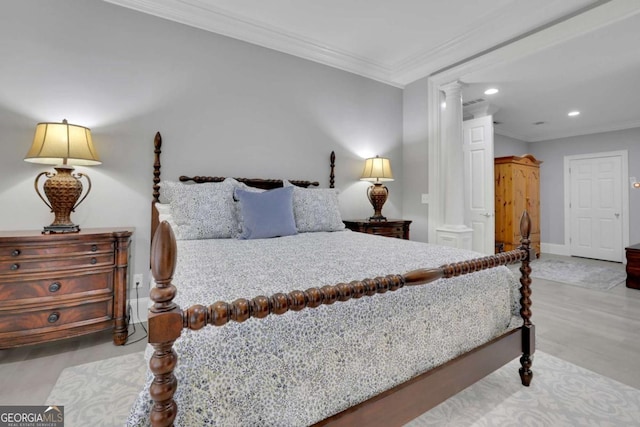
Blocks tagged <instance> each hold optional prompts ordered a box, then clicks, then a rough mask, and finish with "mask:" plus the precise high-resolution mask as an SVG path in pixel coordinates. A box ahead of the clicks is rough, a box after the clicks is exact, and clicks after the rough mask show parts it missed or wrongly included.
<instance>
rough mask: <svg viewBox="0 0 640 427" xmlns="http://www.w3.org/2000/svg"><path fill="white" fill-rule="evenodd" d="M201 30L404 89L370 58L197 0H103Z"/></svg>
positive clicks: (386, 68) (382, 66)
mask: <svg viewBox="0 0 640 427" xmlns="http://www.w3.org/2000/svg"><path fill="white" fill-rule="evenodd" d="M104 1H106V2H108V3H112V4H115V5H118V6H122V7H126V8H128V9H133V10H137V11H138V12H143V13H146V14H149V15H153V16H157V17H159V18H163V19H167V20H170V21H175V22H179V23H181V24H185V25H188V26H191V27H195V28H199V29H201V30H205V31H209V32H213V33H216V34H220V35H223V36H227V37H230V38H233V39H238V40H241V41H244V42H248V43H251V44H255V45H258V46H262V47H266V48H269V49H273V50H276V51H279V52H283V53H287V54H290V55H293V56H297V57H300V58H304V59H308V60H310V61H314V62H318V63H321V64H324V65H328V66H330V67H334V68H338V69H341V70H344V71H348V72H351V73H354V74H358V75H361V76H364V77H368V78H370V79H373V80H376V81H379V82H382V83H386V84H388V85H392V86H395V87H399V88H402V87H404V85H402V84H399V83H397V82H394V81H392V80H391V78H390V76H391V70H390V69H389V68H388V67H387V66H385V64H381V63H379V62H376V61H374V60H372V59H370V58H364V57H361V56H357V55H354V54H352V53H349V52H346V51H343V50H340V49H336V48H334V47H331V46H327V45H324V44H322V43H320V42H318V41H316V40H312V39H309V38H305V37H302V36H300V35H298V34H294V33H291V32H287V31H284V30H282V29H280V28H276V27H273V26H270V25H268V24H265V23H264V22H258V21H255V20H250V19H247V18H245V17H241V16H239V15H235V14H232V13H230V12H228V11H225V10H222V9H219V8H216V7H214V6H211V5H209V4H205V3H203V2H201V1H198V0H104Z"/></svg>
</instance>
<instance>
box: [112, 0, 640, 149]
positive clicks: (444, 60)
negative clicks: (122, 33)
mask: <svg viewBox="0 0 640 427" xmlns="http://www.w3.org/2000/svg"><path fill="white" fill-rule="evenodd" d="M106 1H108V2H110V3H114V4H118V5H121V6H124V7H128V8H131V9H135V10H138V11H141V12H144V13H148V14H152V15H155V16H159V17H162V18H165V19H169V20H172V21H176V22H180V23H183V24H187V25H190V26H194V27H197V28H201V29H203V30H207V31H211V32H214V33H218V34H222V35H225V36H229V37H233V38H236V39H239V40H243V41H246V42H249V43H253V44H257V45H260V46H264V47H267V48H271V49H274V50H278V51H281V52H285V53H289V54H292V55H295V56H298V57H302V58H306V59H309V60H312V61H316V62H319V63H322V64H326V65H329V66H332V67H335V68H339V69H342V70H346V71H349V72H352V73H356V74H359V75H362V76H365V77H368V78H371V79H374V80H378V81H381V82H384V83H387V84H390V85H394V86H397V87H404V86H405V85H406V84H409V83H411V82H413V81H415V80H417V79H420V78H422V77H425V76H429V75H432V74H434V73H437V72H438V71H440V70H443V69H446V68H449V67H451V66H452V65H454V64H459V63H463V62H465V61H467V60H468V59H470V58H474V57H478V56H480V55H482V54H485V53H487V52H491V51H493V50H495V49H496V48H498V47H501V46H505V45H509V44H510V43H512V42H514V41H516V42H517V41H519V40H520V41H521V40H524V39H525V37H526V36H528V35H531V34H534V33H536V32H538V31H540V30H545V29H548V28H552V27H553V26H554V25H556V24H559V23H563V22H567V21H568V20H570V19H571V18H572V17H575V16H579V15H581V14H583V13H585V12H586V13H588V12H590V11H592V10H595V9H598V8H600V7H602V6H606V7H609V8H612V7H618V6H620V7H622V8H626V9H625V10H628V9H634V8H635V9H638V10H639V11H640V1H638V0H563V1H557V0H536V1H535V2H533V1H525V0H473V1H470V0H446V1H443V0H428V1H425V0H394V1H393V2H391V1H389V0H322V1H318V0H269V1H265V0H153V1H152V0H106ZM634 5H635V7H634ZM629 15H630V17H629V18H627V19H622V20H619V22H617V23H615V24H612V25H608V26H605V27H603V28H599V29H598V30H594V31H589V32H588V33H587V34H586V35H584V36H581V37H574V38H572V39H570V40H568V41H563V42H562V43H559V44H556V45H555V46H552V47H550V48H548V49H544V50H542V51H538V52H536V53H534V54H531V55H528V56H526V57H524V58H521V59H519V60H518V61H510V62H504V61H503V63H501V64H499V65H498V66H495V67H492V68H491V69H484V70H476V71H473V72H471V73H469V74H467V75H463V76H460V79H461V81H463V82H464V83H466V84H467V86H466V87H465V89H464V92H463V97H464V100H465V101H468V100H476V99H479V98H485V99H487V101H488V102H489V103H490V104H491V108H492V110H493V111H496V112H495V114H494V119H495V121H497V122H498V123H497V124H496V131H497V132H498V133H502V134H504V135H507V136H512V137H515V138H518V139H521V140H524V141H539V140H545V139H552V138H557V137H562V136H570V135H575V134H580V133H591V132H594V131H596V132H597V131H601V130H602V129H604V130H613V129H620V128H624V127H635V126H640V109H638V108H635V107H636V104H637V103H636V102H635V100H636V99H638V95H640V84H639V83H640V82H639V81H638V80H640V77H638V76H640V16H639V15H640V14H636V15H633V14H631V13H630V14H629ZM592 24H593V23H592ZM593 26H594V25H592V27H593ZM595 27H598V26H597V25H595ZM489 85H490V86H495V87H498V88H499V89H500V92H499V93H498V94H497V95H493V97H491V98H489V97H487V96H486V95H484V94H483V93H482V92H483V91H484V89H485V88H486V87H487V86H489ZM634 108H635V110H636V111H637V113H636V114H632V112H633V109H634ZM568 109H579V110H580V111H581V112H582V114H581V115H580V116H578V117H576V118H574V119H573V120H572V121H568V120H566V119H567V115H566V113H567V112H568V111H567V110H568ZM541 121H542V122H544V124H539V125H533V123H535V122H541ZM585 123H588V124H586V125H585ZM620 126H623V127H620ZM605 128H606V129H605ZM587 130H588V131H587Z"/></svg>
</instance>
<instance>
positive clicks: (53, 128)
mask: <svg viewBox="0 0 640 427" xmlns="http://www.w3.org/2000/svg"><path fill="white" fill-rule="evenodd" d="M24 160H25V161H26V162H31V163H41V164H45V165H59V164H64V165H77V166H93V165H99V164H101V163H102V162H101V161H100V160H99V158H98V153H97V152H96V149H95V147H94V146H93V141H92V140H91V130H90V129H89V128H86V127H84V126H78V125H70V124H69V123H67V121H66V120H63V121H62V123H38V125H37V126H36V133H35V136H34V137H33V143H32V144H31V148H30V149H29V152H28V153H27V155H26V156H25V158H24Z"/></svg>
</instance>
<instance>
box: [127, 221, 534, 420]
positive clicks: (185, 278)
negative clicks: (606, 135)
mask: <svg viewBox="0 0 640 427" xmlns="http://www.w3.org/2000/svg"><path fill="white" fill-rule="evenodd" d="M479 256H481V255H480V254H478V253H475V252H470V251H465V250H460V249H456V248H449V247H443V246H437V245H431V244H426V243H419V242H413V241H406V240H399V239H392V238H387V237H380V236H373V235H369V234H364V233H355V232H351V231H348V230H345V231H340V232H316V233H300V234H297V235H294V236H287V237H279V238H273V239H261V240H238V239H208V240H184V241H178V262H177V268H176V272H175V275H174V280H173V284H174V285H175V286H176V287H177V289H178V294H177V296H176V298H175V302H177V303H178V304H179V305H180V306H181V307H182V308H183V309H186V307H188V306H190V305H194V304H203V305H210V304H213V303H214V302H215V301H219V300H222V301H227V302H231V301H233V300H235V299H237V298H252V297H255V296H258V295H266V296H269V295H272V294H274V293H276V292H289V291H291V290H294V289H299V290H304V289H307V288H310V287H320V286H324V285H333V284H336V283H340V282H349V281H352V280H360V279H364V278H371V277H376V276H384V275H387V274H402V273H406V272H408V271H410V270H413V269H418V268H430V267H438V266H441V265H443V264H447V263H452V262H457V261H463V260H466V259H471V258H476V257H479ZM519 287H520V284H519V282H518V280H517V278H516V277H515V276H514V275H513V273H512V272H511V271H510V270H509V269H508V268H506V267H497V268H494V269H490V270H485V271H481V272H477V273H474V274H471V275H466V276H461V277H456V278H451V279H440V280H437V281H435V282H433V283H430V284H427V285H423V286H416V287H406V288H403V289H400V290H398V291H395V292H387V293H384V294H377V295H375V296H373V297H363V298H360V299H356V300H350V301H347V302H336V303H334V304H332V305H328V306H325V305H323V306H320V307H318V308H316V309H304V310H302V311H300V312H287V313H285V314H284V315H281V316H269V317H267V318H265V319H249V320H247V321H246V322H244V323H234V322H232V323H229V324H227V325H225V326H222V327H212V326H208V327H206V328H204V329H202V330H199V331H190V330H184V331H183V332H182V336H181V337H180V338H179V339H178V340H177V341H176V343H175V345H174V348H175V350H176V351H177V353H178V355H179V362H178V365H177V367H176V370H175V375H176V377H177V379H178V384H179V386H178V390H177V392H176V395H175V397H174V398H175V400H176V402H177V403H178V408H179V412H178V415H177V417H176V421H175V423H176V425H178V426H204V425H217V426H234V427H235V426H305V425H309V424H313V423H315V422H317V421H320V420H322V419H324V418H327V417H329V416H331V415H333V414H335V413H338V412H340V411H342V410H344V409H346V408H348V407H350V406H353V405H355V404H357V403H360V402H362V401H364V400H366V399H368V398H370V397H372V396H374V395H376V394H379V393H381V392H383V391H385V390H387V389H389V388H392V387H394V386H395V385H398V384H400V383H402V382H405V381H407V380H408V379H410V378H412V377H414V376H416V375H419V374H420V373H422V372H425V371H427V370H429V369H431V368H434V367H436V366H439V365H441V364H443V363H445V362H446V361H448V360H450V359H452V358H454V357H456V356H458V355H460V354H463V353H465V352H467V351H469V350H471V349H473V348H475V347H477V346H479V345H481V344H484V343H486V342H488V341H489V340H491V339H492V338H495V337H496V336H499V335H501V334H503V333H505V332H506V331H508V330H511V329H514V328H516V327H519V326H521V324H522V319H521V318H520V316H519V313H518V310H519V303H518V301H519V297H520V295H519V291H518V289H519ZM149 348H150V347H149ZM147 353H148V356H150V354H151V351H148V352H147ZM152 379H153V377H152V375H151V373H150V372H149V373H148V375H147V382H146V384H145V386H144V389H143V390H142V391H141V392H140V395H139V397H138V399H137V400H136V402H135V403H134V404H133V407H132V409H131V413H130V416H129V418H128V421H127V425H130V426H146V425H149V421H148V414H149V412H150V408H151V405H152V401H151V399H150V397H149V384H150V383H151V381H152Z"/></svg>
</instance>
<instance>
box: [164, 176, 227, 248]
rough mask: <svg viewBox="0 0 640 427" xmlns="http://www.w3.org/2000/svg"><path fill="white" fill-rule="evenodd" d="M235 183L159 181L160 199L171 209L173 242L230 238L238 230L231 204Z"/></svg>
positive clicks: (225, 181)
mask: <svg viewBox="0 0 640 427" xmlns="http://www.w3.org/2000/svg"><path fill="white" fill-rule="evenodd" d="M236 184H237V181H235V180H234V179H229V178H228V179H225V180H224V181H223V182H207V183H203V184H185V183H182V182H176V181H162V182H160V194H161V196H162V197H161V199H160V200H161V201H163V200H166V201H167V202H168V203H169V205H170V206H171V216H172V217H173V220H174V221H175V224H176V227H175V229H174V233H175V235H176V239H179V240H193V239H221V238H230V237H232V235H234V234H235V233H236V230H237V228H238V224H237V221H236V219H235V215H234V203H233V190H234V188H235V185H236ZM172 227H173V226H172Z"/></svg>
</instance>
